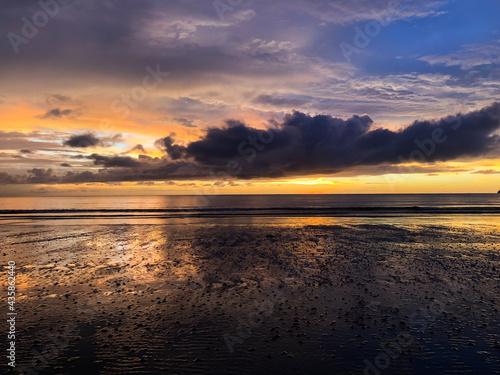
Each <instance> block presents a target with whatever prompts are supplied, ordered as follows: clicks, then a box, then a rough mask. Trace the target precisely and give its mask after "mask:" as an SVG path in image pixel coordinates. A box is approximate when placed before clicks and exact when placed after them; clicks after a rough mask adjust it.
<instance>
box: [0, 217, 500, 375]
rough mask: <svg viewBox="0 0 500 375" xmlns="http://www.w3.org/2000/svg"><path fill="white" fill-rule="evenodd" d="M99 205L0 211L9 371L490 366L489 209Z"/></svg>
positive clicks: (493, 243)
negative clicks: (414, 212)
mask: <svg viewBox="0 0 500 375" xmlns="http://www.w3.org/2000/svg"><path fill="white" fill-rule="evenodd" d="M108 220H109V221H107V222H106V221H105V220H104V219H97V218H86V219H82V220H74V219H73V220H71V219H64V220H39V221H36V220H35V221H32V222H30V223H27V222H23V223H22V224H16V223H7V224H5V225H3V226H2V230H1V232H0V237H1V240H2V243H3V245H4V249H8V252H5V250H4V252H3V257H2V258H3V263H5V264H6V263H7V261H10V260H14V261H15V262H16V267H17V275H16V280H17V309H18V317H17V320H18V322H17V330H18V335H17V337H18V339H17V358H18V367H17V369H16V371H24V372H25V373H42V374H43V373H47V374H84V373H85V374H88V373H102V374H123V373H128V374H151V373H154V374H198V373H200V374H201V373H203V374H236V373H238V374H285V373H286V374H307V373H314V374H363V373H364V374H381V373H383V374H422V373H425V374H456V373H461V374H477V373H481V374H498V373H500V328H499V321H500V317H499V314H498V309H499V308H500V283H499V280H500V278H499V272H498V270H499V267H500V251H499V250H500V241H499V236H500V234H499V233H500V232H499V231H498V229H499V225H500V221H499V220H498V216H495V215H490V216H485V215H471V216H460V215H455V216H454V217H449V216H448V217H447V216H443V217H431V216H429V217H421V216H418V217H415V216H414V217H412V216H408V215H406V216H404V217H382V218H380V217H371V218H370V217H314V216H312V217H306V216H299V217H285V216H278V217H268V216H266V217H254V216H245V217H244V218H241V217H239V218H238V217H230V216H224V217H220V218H217V219H214V218H200V217H198V218H189V219H188V220H187V221H186V219H183V220H184V221H182V220H181V219H180V220H177V221H176V220H169V219H158V218H154V219H148V220H150V221H149V222H148V221H144V219H143V220H136V219H132V218H127V219H123V220H121V223H120V222H119V221H120V219H116V218H115V219H108ZM2 366H4V364H2Z"/></svg>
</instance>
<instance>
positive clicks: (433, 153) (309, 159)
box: [171, 103, 500, 177]
mask: <svg viewBox="0 0 500 375" xmlns="http://www.w3.org/2000/svg"><path fill="white" fill-rule="evenodd" d="M372 126H373V122H372V120H371V118H370V117H368V116H353V117H352V118H350V119H348V120H343V119H340V118H334V117H331V116H328V115H318V116H309V115H306V114H304V113H300V112H294V113H293V114H290V115H287V116H285V119H284V121H283V123H282V124H281V125H279V126H277V127H275V128H273V129H271V132H272V140H271V141H270V142H268V144H266V143H265V142H263V139H265V138H266V136H269V135H270V134H271V133H270V132H268V133H267V134H266V136H264V135H263V134H262V131H259V130H257V129H255V128H251V127H248V126H246V125H245V124H243V123H241V122H237V121H230V122H228V124H227V127H225V128H222V129H218V128H211V129H209V130H208V131H207V133H206V135H205V137H204V138H203V139H201V140H199V141H195V142H192V143H190V144H189V145H187V146H186V148H185V153H184V157H185V158H193V159H194V160H195V161H196V162H197V163H198V164H200V165H208V166H222V165H224V164H225V163H227V162H228V161H229V160H231V159H233V160H238V161H242V162H244V161H245V160H249V161H251V163H250V164H251V165H250V166H249V167H248V174H249V175H248V176H247V177H272V176H277V175H306V174H313V173H335V172H339V171H342V170H345V169H347V168H350V167H354V166H361V165H377V164H384V163H386V164H400V163H405V162H408V161H409V162H416V163H435V162H443V161H448V160H454V159H458V158H464V157H477V156H481V155H485V154H488V153H489V152H491V151H493V150H495V148H496V147H497V146H498V145H499V136H497V135H495V134H494V133H495V131H497V130H498V129H499V128H500V104H499V103H496V104H493V105H491V106H490V107H487V108H484V109H482V110H480V111H476V112H471V113H469V114H465V115H458V116H450V117H447V118H443V119H440V120H433V121H425V120H422V121H415V122H414V123H413V124H411V125H410V126H408V127H406V128H405V129H402V130H400V131H391V130H388V129H373V130H372ZM261 138H262V139H261ZM174 146H175V145H171V147H174ZM247 164H249V163H247Z"/></svg>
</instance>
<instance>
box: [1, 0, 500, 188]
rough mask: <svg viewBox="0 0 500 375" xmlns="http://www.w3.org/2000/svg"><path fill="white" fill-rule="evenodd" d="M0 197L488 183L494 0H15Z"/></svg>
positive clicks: (4, 60) (5, 38) (494, 175)
mask: <svg viewBox="0 0 500 375" xmlns="http://www.w3.org/2000/svg"><path fill="white" fill-rule="evenodd" d="M0 7H1V12H0V35H1V36H0V82H1V85H0V110H1V122H0V195H1V196H44V195H52V196H54V195H56V196H57V195H127V194H138V195H143V194H144V195H148V194H151V195H157V194H283V193H306V194H340V193H453V192H464V193H492V192H495V193H496V192H497V191H498V190H499V189H500V148H499V145H500V26H499V23H498V14H499V13H500V2H498V1H496V0H475V1H471V0H443V1H427V0H422V1H416V0H399V1H398V0H371V1H368V0H351V1H340V0H286V1H285V0H274V1H263V0H262V1H261V0H215V1H212V0H170V1H159V0H135V1H134V0H41V1H19V0H4V1H2V4H1V5H0Z"/></svg>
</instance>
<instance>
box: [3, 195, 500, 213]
mask: <svg viewBox="0 0 500 375" xmlns="http://www.w3.org/2000/svg"><path fill="white" fill-rule="evenodd" d="M398 207H399V208H411V207H421V208H465V207H470V208H500V194H377V195H366V194H353V195H340V194H338V195H218V196H197V195H183V196H114V197H32V198H0V213H5V211H12V210H24V211H33V212H35V211H39V210H45V211H54V210H80V211H84V210H95V211H100V210H110V211H120V210H135V211H137V212H140V211H145V210H175V209H180V210H219V209H221V210H224V209H225V210H227V209H268V208H274V209H278V208H284V209H326V208H333V209H336V208H345V209H349V208H398Z"/></svg>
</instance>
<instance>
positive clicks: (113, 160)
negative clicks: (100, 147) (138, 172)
mask: <svg viewBox="0 0 500 375" xmlns="http://www.w3.org/2000/svg"><path fill="white" fill-rule="evenodd" d="M89 159H92V160H94V164H95V165H102V166H104V167H106V168H116V167H118V168H134V167H139V166H140V165H141V163H139V162H138V161H137V159H133V158H131V157H130V156H103V155H98V154H92V155H90V156H89Z"/></svg>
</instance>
